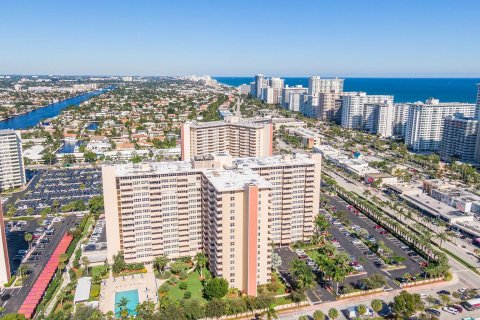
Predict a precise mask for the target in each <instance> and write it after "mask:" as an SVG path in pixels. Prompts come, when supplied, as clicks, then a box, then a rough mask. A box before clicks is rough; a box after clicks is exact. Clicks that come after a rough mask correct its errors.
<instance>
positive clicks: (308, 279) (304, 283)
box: [290, 259, 315, 289]
mask: <svg viewBox="0 0 480 320" xmlns="http://www.w3.org/2000/svg"><path fill="white" fill-rule="evenodd" d="M290 272H291V274H292V276H293V278H294V279H295V285H296V286H297V288H299V289H305V288H311V287H312V286H313V284H314V281H315V275H314V274H313V271H312V269H311V268H310V267H309V266H307V264H306V263H305V262H304V261H303V260H300V259H295V260H292V262H291V268H290Z"/></svg>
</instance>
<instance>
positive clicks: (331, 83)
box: [308, 76, 344, 95]
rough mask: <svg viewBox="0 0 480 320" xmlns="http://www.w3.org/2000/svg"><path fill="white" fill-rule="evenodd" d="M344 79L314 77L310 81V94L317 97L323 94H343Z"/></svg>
mask: <svg viewBox="0 0 480 320" xmlns="http://www.w3.org/2000/svg"><path fill="white" fill-rule="evenodd" d="M343 82H344V79H338V78H335V79H321V78H320V77H318V76H313V77H310V78H309V79H308V94H309V95H317V94H319V93H321V92H342V91H343Z"/></svg>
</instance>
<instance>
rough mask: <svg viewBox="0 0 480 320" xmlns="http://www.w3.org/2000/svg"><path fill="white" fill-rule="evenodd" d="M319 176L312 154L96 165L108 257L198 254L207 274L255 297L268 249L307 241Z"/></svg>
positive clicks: (265, 275)
mask: <svg viewBox="0 0 480 320" xmlns="http://www.w3.org/2000/svg"><path fill="white" fill-rule="evenodd" d="M320 170H321V156H320V155H319V154H312V155H303V154H297V155H294V156H291V155H289V156H275V157H263V158H232V157H231V156H230V155H228V154H225V153H217V154H214V155H209V156H203V157H195V158H194V159H192V160H191V161H188V162H187V161H177V162H160V163H148V164H147V163H144V164H127V165H116V166H104V167H103V170H102V171H103V185H104V200H105V213H106V226H107V253H108V259H109V261H112V258H113V255H115V254H118V253H119V252H121V253H123V255H124V258H125V260H126V262H127V263H133V262H143V263H151V262H152V261H153V259H154V258H155V257H156V256H159V255H166V256H167V257H168V258H170V259H176V258H180V257H184V256H194V255H195V254H197V253H198V252H204V253H205V254H206V255H207V257H208V260H209V266H210V271H211V272H212V273H213V274H214V275H215V276H221V277H223V278H225V279H226V280H227V281H228V282H229V283H230V286H231V287H235V288H238V289H240V290H242V291H244V292H246V293H247V294H249V295H256V292H257V285H258V284H264V283H267V282H268V281H269V279H270V260H271V243H272V242H274V243H276V244H289V243H291V242H294V241H298V240H308V239H309V238H310V237H311V236H312V234H313V230H314V217H315V215H316V214H317V213H318V202H319V190H320Z"/></svg>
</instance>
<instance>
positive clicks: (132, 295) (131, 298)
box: [115, 290, 139, 317]
mask: <svg viewBox="0 0 480 320" xmlns="http://www.w3.org/2000/svg"><path fill="white" fill-rule="evenodd" d="M123 297H125V298H127V300H128V303H127V310H128V313H129V314H131V315H136V314H137V313H136V312H135V308H136V307H137V305H138V302H139V301H138V290H129V291H120V292H116V293H115V315H116V316H117V317H120V309H119V308H118V303H119V302H120V299H122V298H123Z"/></svg>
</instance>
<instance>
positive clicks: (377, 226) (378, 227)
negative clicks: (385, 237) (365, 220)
mask: <svg viewBox="0 0 480 320" xmlns="http://www.w3.org/2000/svg"><path fill="white" fill-rule="evenodd" d="M374 228H375V229H377V230H378V229H382V227H381V226H379V225H378V224H377V225H376V226H375V227H374Z"/></svg>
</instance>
